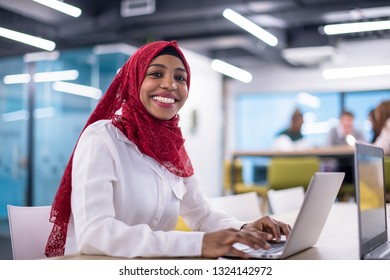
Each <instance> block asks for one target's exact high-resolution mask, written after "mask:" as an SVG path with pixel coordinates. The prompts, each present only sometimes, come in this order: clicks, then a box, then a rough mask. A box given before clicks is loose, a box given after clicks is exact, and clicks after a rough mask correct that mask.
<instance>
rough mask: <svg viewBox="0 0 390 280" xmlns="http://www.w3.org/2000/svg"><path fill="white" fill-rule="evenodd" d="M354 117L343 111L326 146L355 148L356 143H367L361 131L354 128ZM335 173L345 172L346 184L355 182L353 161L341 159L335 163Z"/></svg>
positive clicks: (329, 134) (330, 131) (330, 132)
mask: <svg viewBox="0 0 390 280" xmlns="http://www.w3.org/2000/svg"><path fill="white" fill-rule="evenodd" d="M354 118H355V117H354V115H353V113H352V112H350V111H345V110H343V111H342V112H341V114H340V121H339V124H338V125H337V126H335V127H333V128H331V129H330V130H329V132H328V138H327V142H326V145H327V146H328V147H331V146H347V145H350V146H353V145H354V144H355V141H363V142H364V141H365V139H364V135H363V133H362V132H361V131H359V130H357V129H355V128H354V124H353V122H354ZM335 165H336V167H335V171H339V172H345V178H344V182H345V183H352V182H353V159H350V158H339V159H337V160H336V162H335Z"/></svg>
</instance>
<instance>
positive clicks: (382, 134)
mask: <svg viewBox="0 0 390 280" xmlns="http://www.w3.org/2000/svg"><path fill="white" fill-rule="evenodd" d="M374 117H375V125H376V129H377V130H378V131H379V135H378V137H377V138H376V140H375V141H374V145H376V146H379V147H382V148H383V150H384V152H385V155H390V100H387V101H383V102H381V103H380V104H379V105H378V106H377V107H376V108H375V112H374Z"/></svg>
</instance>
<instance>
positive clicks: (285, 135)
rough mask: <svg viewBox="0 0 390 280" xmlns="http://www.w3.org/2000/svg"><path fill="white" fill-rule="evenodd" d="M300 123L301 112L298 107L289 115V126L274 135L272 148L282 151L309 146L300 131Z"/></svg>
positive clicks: (301, 118)
mask: <svg viewBox="0 0 390 280" xmlns="http://www.w3.org/2000/svg"><path fill="white" fill-rule="evenodd" d="M302 125H303V114H302V112H301V111H300V110H299V109H296V110H295V111H294V112H293V114H292V115H291V119H290V123H289V126H288V127H287V128H286V129H284V130H282V131H280V132H279V133H278V134H277V135H276V137H275V139H274V142H273V143H272V148H273V149H275V150H284V151H289V150H302V149H306V148H309V144H308V143H307V141H305V139H304V137H303V134H302V132H301V129H302Z"/></svg>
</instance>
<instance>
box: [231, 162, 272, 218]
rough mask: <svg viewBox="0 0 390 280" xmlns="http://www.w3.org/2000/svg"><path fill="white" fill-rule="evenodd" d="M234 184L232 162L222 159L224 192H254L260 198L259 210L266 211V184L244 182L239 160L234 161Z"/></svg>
mask: <svg viewBox="0 0 390 280" xmlns="http://www.w3.org/2000/svg"><path fill="white" fill-rule="evenodd" d="M234 163H235V165H234V186H232V180H231V179H232V167H233V166H232V162H231V161H230V160H225V161H224V190H225V194H241V193H248V192H255V193H256V194H257V195H258V196H259V197H260V198H261V205H260V207H261V212H262V213H263V214H265V213H267V211H268V210H267V208H268V206H267V191H268V189H269V188H268V185H260V184H246V183H245V182H244V179H243V176H242V163H241V161H239V160H235V161H234Z"/></svg>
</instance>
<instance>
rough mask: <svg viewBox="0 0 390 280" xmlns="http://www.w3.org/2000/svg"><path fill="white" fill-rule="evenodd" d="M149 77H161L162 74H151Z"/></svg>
mask: <svg viewBox="0 0 390 280" xmlns="http://www.w3.org/2000/svg"><path fill="white" fill-rule="evenodd" d="M149 75H150V76H153V77H162V74H161V73H160V72H151V73H150V74H149Z"/></svg>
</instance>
